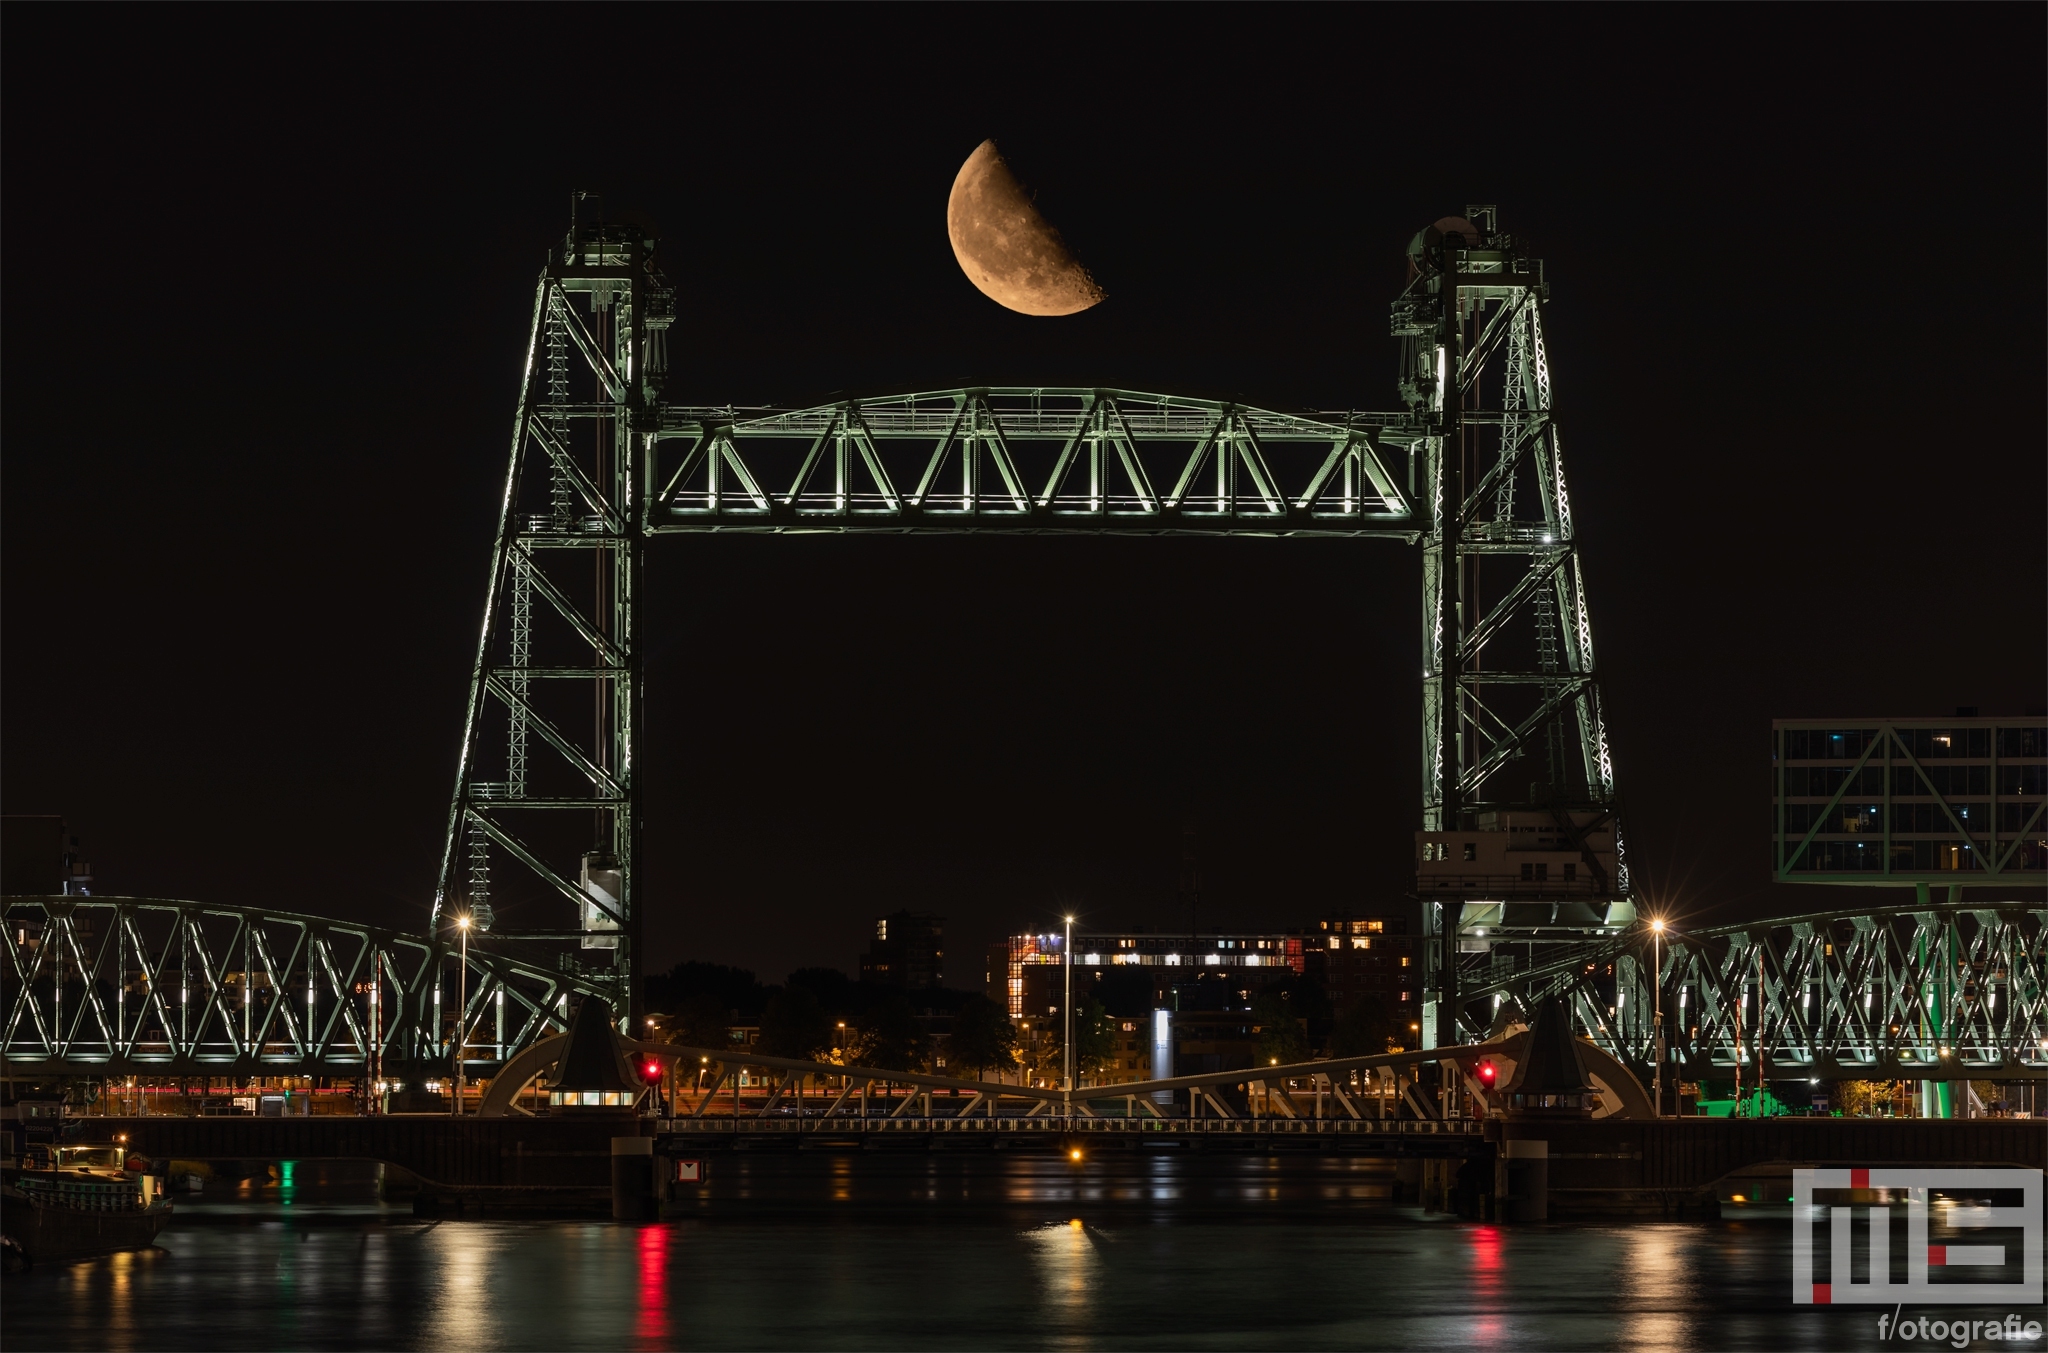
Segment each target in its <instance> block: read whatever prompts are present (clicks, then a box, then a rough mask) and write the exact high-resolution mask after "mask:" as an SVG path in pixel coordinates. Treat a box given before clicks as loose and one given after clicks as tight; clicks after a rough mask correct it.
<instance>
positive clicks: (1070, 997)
mask: <svg viewBox="0 0 2048 1353" xmlns="http://www.w3.org/2000/svg"><path fill="white" fill-rule="evenodd" d="M1060 957H1061V958H1062V960H1063V961H1064V962H1065V963H1066V966H1067V996H1066V999H1065V1000H1064V1001H1063V1002H1061V1005H1060V1008H1061V1011H1062V1012H1063V1013H1064V1014H1065V1015H1066V1027H1067V1036H1066V1040H1065V1041H1066V1051H1067V1056H1066V1067H1065V1073H1066V1074H1065V1081H1066V1084H1065V1086H1064V1087H1063V1088H1064V1089H1065V1091H1066V1095H1065V1098H1066V1103H1065V1105H1064V1107H1065V1109H1066V1111H1067V1117H1069V1118H1072V1117H1073V1116H1074V918H1073V917H1071V916H1069V917H1068V918H1067V937H1066V939H1065V940H1064V941H1062V942H1061V954H1060Z"/></svg>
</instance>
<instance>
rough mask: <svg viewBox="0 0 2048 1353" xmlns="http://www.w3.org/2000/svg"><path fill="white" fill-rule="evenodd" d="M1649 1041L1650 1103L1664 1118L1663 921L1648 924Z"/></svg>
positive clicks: (1657, 1114)
mask: <svg viewBox="0 0 2048 1353" xmlns="http://www.w3.org/2000/svg"><path fill="white" fill-rule="evenodd" d="M1650 950H1651V952H1652V954H1653V955H1654V957H1653V958H1652V959H1651V961H1650V1008H1651V1012H1652V1013H1651V1015H1650V1041H1651V1043H1652V1045H1653V1046H1654V1047H1655V1048H1656V1050H1657V1067H1656V1070H1654V1071H1652V1072H1651V1073H1650V1102H1651V1103H1653V1104H1654V1105H1656V1116H1657V1117H1659V1118H1662V1117H1663V1116H1664V921H1663V918H1662V917H1659V918H1658V919H1657V920H1654V921H1652V922H1650Z"/></svg>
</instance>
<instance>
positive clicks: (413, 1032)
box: [0, 897, 610, 1078]
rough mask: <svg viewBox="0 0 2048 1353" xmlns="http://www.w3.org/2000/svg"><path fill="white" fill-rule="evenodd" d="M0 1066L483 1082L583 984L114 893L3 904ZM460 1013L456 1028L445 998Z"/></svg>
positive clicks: (377, 938)
mask: <svg viewBox="0 0 2048 1353" xmlns="http://www.w3.org/2000/svg"><path fill="white" fill-rule="evenodd" d="M4 916H5V920H6V926H7V944H6V948H7V959H8V961H7V963H6V964H5V965H0V1012H4V1018H5V1021H6V1022H5V1025H4V1026H0V1058H4V1062H5V1070H6V1074H8V1075H10V1076H24V1075H27V1076H33V1075H36V1074H38V1073H48V1074H52V1075H94V1076H124V1075H145V1076H184V1075H194V1076H234V1075H264V1074H268V1075H281V1074H289V1075H323V1076H324V1075H339V1076H349V1077H362V1076H364V1075H366V1074H368V1075H377V1074H380V1073H383V1074H390V1075H391V1076H393V1077H394V1078H402V1077H404V1076H405V1075H406V1074H407V1073H408V1072H411V1073H412V1074H415V1075H418V1074H426V1075H448V1074H451V1073H452V1072H453V1070H454V1063H453V1060H452V1058H453V1055H454V1049H455V1047H456V1045H457V1042H458V1041H459V1042H460V1043H461V1045H462V1046H463V1048H464V1049H465V1056H464V1061H465V1063H466V1064H467V1065H468V1066H469V1067H470V1068H471V1070H472V1072H474V1073H476V1074H481V1075H488V1074H490V1072H491V1070H492V1069H493V1068H495V1067H496V1066H497V1065H498V1064H499V1063H500V1062H502V1061H503V1060H504V1059H505V1058H506V1057H507V1056H508V1055H511V1053H512V1052H516V1051H517V1050H518V1049H519V1048H521V1047H524V1046H525V1045H527V1044H528V1043H530V1042H532V1041H533V1040H534V1039H536V1038H541V1037H545V1036H546V1035H547V1034H549V1033H559V1032H561V1031H562V1030H563V1029H564V1028H566V1027H567V1021H568V1017H569V1010H568V1005H567V998H568V996H569V995H570V994H571V993H579V994H587V993H590V992H598V993H599V994H604V995H609V994H610V992H609V986H608V984H604V983H593V982H590V981H587V980H579V979H577V978H575V977H572V976H570V975H568V974H565V973H563V972H561V971H559V970H558V969H556V968H555V967H553V966H552V965H549V966H536V965H534V964H530V963H524V962H520V961H519V960H517V959H514V958H511V957H508V956H507V955H505V954H502V953H495V952H490V951H488V950H486V949H484V948H482V947H479V946H474V945H472V946H470V948H469V952H468V970H467V976H466V977H464V976H462V975H461V974H460V973H459V972H458V971H457V969H458V965H459V964H460V963H461V962H462V954H461V948H460V946H459V945H457V944H454V943H451V942H449V941H447V940H446V939H445V938H442V937H432V936H421V935H418V934H408V933H404V932H398V931H390V930H382V929H378V928H376V927H372V926H360V925H351V924H348V923H346V922H342V921H331V920H328V919H326V918H324V917H318V916H300V915H295V914H293V913H290V912H278V911H266V910H262V909H259V908H247V907H215V906H203V905H201V904H199V903H195V902H180V901H164V900H157V899H146V898H126V897H50V898H8V899H7V900H6V902H5V905H4ZM458 993H460V995H461V997H462V998H463V1000H464V1002H465V1004H464V1008H463V1010H462V1012H461V1018H460V1021H459V1023H458V1018H457V1014H458V1012H457V1010H456V1008H455V1007H456V1004H457V997H458Z"/></svg>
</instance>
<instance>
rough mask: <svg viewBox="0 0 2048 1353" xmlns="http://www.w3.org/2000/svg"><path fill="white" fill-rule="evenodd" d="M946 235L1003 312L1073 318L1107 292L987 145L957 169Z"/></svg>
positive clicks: (992, 144) (966, 268)
mask: <svg viewBox="0 0 2048 1353" xmlns="http://www.w3.org/2000/svg"><path fill="white" fill-rule="evenodd" d="M946 233H947V234H948V235H950V236H951V237H952V239H953V257H955V258H957V259H959V260H960V270H961V271H962V272H964V273H966V274H967V280H968V281H970V282H972V283H974V285H975V286H977V287H979V288H981V292H982V294H983V295H985V296H987V297H988V298H989V299H990V300H992V301H994V302H996V304H998V305H1002V306H1006V307H1008V308H1009V309H1011V310H1015V311H1016V312H1018V313H1019V314H1023V315H1072V314H1075V313H1077V312H1079V311H1082V310H1086V309H1087V308H1088V307H1089V306H1091V305H1094V304H1096V303H1097V302H1099V301H1100V300H1101V299H1102V298H1103V296H1104V294H1105V293H1104V292H1103V290H1102V288H1101V287H1099V286H1097V285H1095V279H1094V278H1092V277H1090V276H1089V275H1088V270H1087V269H1086V268H1084V267H1082V266H1081V262H1080V260H1079V259H1077V258H1075V257H1074V255H1073V254H1072V253H1071V252H1069V251H1068V249H1067V243H1066V241H1065V240H1063V239H1061V238H1060V232H1059V231H1057V230H1055V229H1053V227H1052V223H1051V222H1049V221H1047V220H1046V219H1045V218H1044V217H1043V216H1040V215H1039V214H1038V208H1037V207H1035V206H1033V205H1032V204H1031V199H1030V197H1028V196H1027V195H1026V194H1025V192H1024V185H1023V184H1021V183H1019V182H1017V176H1016V175H1015V174H1013V173H1011V172H1010V166H1009V165H1008V164H1006V163H1005V162H1004V161H1003V157H1002V155H1001V154H1000V153H999V152H998V151H997V150H996V143H995V142H993V141H984V142H982V143H981V144H980V145H978V146H976V147H975V148H974V153H973V154H972V155H969V156H968V157H967V163H965V164H963V165H961V166H960V173H959V174H958V175H957V176H955V178H954V179H953V195H952V196H951V197H950V198H949V199H947V202H946Z"/></svg>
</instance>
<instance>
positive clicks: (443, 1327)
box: [421, 1225, 502, 1348]
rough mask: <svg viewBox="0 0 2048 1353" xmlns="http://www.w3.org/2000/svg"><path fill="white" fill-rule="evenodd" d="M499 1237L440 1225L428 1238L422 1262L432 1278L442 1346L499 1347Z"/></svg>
mask: <svg viewBox="0 0 2048 1353" xmlns="http://www.w3.org/2000/svg"><path fill="white" fill-rule="evenodd" d="M495 1238H496V1237H495V1236H494V1235H493V1234H492V1233H491V1232H489V1231H480V1230H479V1229H478V1228H475V1227H469V1226H447V1225H442V1226H437V1227H435V1228H434V1230H433V1233H432V1234H431V1235H429V1236H426V1237H423V1244H422V1247H421V1248H422V1249H423V1250H424V1251H425V1253H424V1254H423V1256H422V1262H423V1263H424V1264H425V1266H426V1267H427V1269H428V1271H429V1272H430V1273H431V1274H432V1279H431V1280H430V1281H433V1282H434V1283H435V1287H434V1288H433V1289H431V1291H430V1297H429V1299H430V1300H431V1301H432V1303H433V1307H434V1312H435V1316H436V1319H435V1325H436V1326H437V1327H438V1328H437V1335H438V1339H437V1341H438V1342H439V1343H441V1344H443V1345H444V1346H446V1347H449V1348H496V1347H498V1346H499V1344H500V1343H501V1342H502V1341H501V1340H500V1338H499V1334H498V1317H499V1314H500V1312H501V1309H502V1308H501V1306H500V1303H499V1301H498V1300H497V1299H496V1294H495V1293H493V1291H492V1287H493V1286H494V1284H493V1281H492V1280H493V1278H494V1277H495V1276H496V1274H495V1273H494V1268H495V1266H494V1265H493V1264H492V1263H491V1253H492V1250H493V1249H494V1248H495V1247H494V1246H493V1245H492V1243H491V1242H492V1241H493V1240H494V1239H495Z"/></svg>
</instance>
